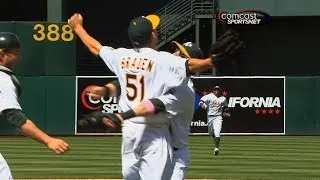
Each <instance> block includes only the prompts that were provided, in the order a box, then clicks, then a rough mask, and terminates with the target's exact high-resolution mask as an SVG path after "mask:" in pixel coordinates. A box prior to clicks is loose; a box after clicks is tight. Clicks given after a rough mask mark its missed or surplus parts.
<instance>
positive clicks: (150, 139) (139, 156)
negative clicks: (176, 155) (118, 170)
mask: <svg viewBox="0 0 320 180" xmlns="http://www.w3.org/2000/svg"><path fill="white" fill-rule="evenodd" d="M172 171H173V166H172V147H171V139H170V134H169V128H168V125H166V124H164V125H163V126H162V127H159V126H158V127H151V126H149V125H145V124H136V123H132V122H129V121H128V122H127V123H124V125H123V127H122V175H123V178H124V180H140V179H142V180H150V179H152V180H168V179H170V177H171V175H172Z"/></svg>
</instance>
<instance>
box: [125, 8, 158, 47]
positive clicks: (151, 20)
mask: <svg viewBox="0 0 320 180" xmlns="http://www.w3.org/2000/svg"><path fill="white" fill-rule="evenodd" d="M159 24H160V17H159V16H157V15H154V14H152V15H148V16H140V17H137V18H135V19H133V20H132V21H131V22H130V24H129V28H128V35H129V38H130V41H131V43H132V45H133V46H134V47H144V46H145V45H146V44H147V43H148V42H149V40H150V37H151V34H152V32H153V31H154V30H156V29H157V28H158V26H159Z"/></svg>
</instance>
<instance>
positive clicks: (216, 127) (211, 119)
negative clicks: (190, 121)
mask: <svg viewBox="0 0 320 180" xmlns="http://www.w3.org/2000/svg"><path fill="white" fill-rule="evenodd" d="M221 128H222V116H208V132H209V135H210V136H212V135H214V136H215V137H220V132H221Z"/></svg>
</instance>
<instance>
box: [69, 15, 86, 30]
mask: <svg viewBox="0 0 320 180" xmlns="http://www.w3.org/2000/svg"><path fill="white" fill-rule="evenodd" d="M68 24H69V26H70V27H71V28H72V29H76V28H77V27H78V26H82V24H83V18H82V16H81V14H78V13H75V14H74V15H73V16H71V18H70V19H68Z"/></svg>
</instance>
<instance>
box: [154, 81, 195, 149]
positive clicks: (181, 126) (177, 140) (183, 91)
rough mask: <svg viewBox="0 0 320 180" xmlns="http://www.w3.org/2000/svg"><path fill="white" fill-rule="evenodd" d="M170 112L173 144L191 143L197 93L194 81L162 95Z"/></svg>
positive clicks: (176, 146)
mask: <svg viewBox="0 0 320 180" xmlns="http://www.w3.org/2000/svg"><path fill="white" fill-rule="evenodd" d="M158 99H160V100H161V101H162V102H163V103H164V104H165V106H166V110H167V112H168V113H170V115H171V116H170V133H171V138H172V146H173V147H175V148H181V147H184V146H188V145H189V133H190V123H191V121H192V119H193V113H194V101H195V94H194V89H193V82H192V81H191V80H189V82H188V85H184V86H179V87H176V88H174V92H173V93H172V94H166V95H163V96H160V97H159V98H158Z"/></svg>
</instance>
